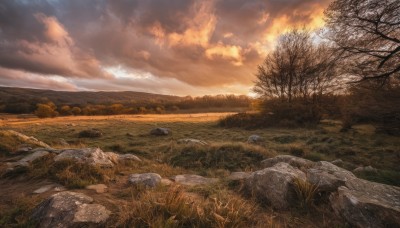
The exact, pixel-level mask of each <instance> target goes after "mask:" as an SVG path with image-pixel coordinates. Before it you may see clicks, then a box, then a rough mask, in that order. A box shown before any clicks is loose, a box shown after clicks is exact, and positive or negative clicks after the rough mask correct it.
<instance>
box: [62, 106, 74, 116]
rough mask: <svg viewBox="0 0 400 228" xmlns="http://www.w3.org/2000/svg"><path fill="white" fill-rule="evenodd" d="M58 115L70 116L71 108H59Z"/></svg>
mask: <svg viewBox="0 0 400 228" xmlns="http://www.w3.org/2000/svg"><path fill="white" fill-rule="evenodd" d="M60 114H61V115H64V116H69V115H71V114H72V112H71V107H70V106H69V105H64V106H62V107H61V108H60Z"/></svg>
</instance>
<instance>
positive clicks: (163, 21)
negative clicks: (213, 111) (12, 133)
mask: <svg viewBox="0 0 400 228" xmlns="http://www.w3.org/2000/svg"><path fill="white" fill-rule="evenodd" d="M328 4H329V1H328V0H84V1H83V0H63V1H62V0H47V1H46V0H1V1H0V85H1V86H16V87H29V88H44V89H53V90H69V91H77V90H112V91H118V90H121V91H143V92H152V93H161V94H174V95H195V96H196V95H204V94H223V93H235V94H248V93H249V92H250V88H251V86H252V83H253V81H254V74H255V72H256V66H257V65H258V64H260V63H261V62H262V60H263V58H264V57H265V55H266V53H268V51H269V50H271V49H272V48H273V45H274V41H275V40H276V37H277V36H278V35H279V34H280V33H282V32H284V31H285V30H288V29H290V28H291V27H293V26H307V27H310V28H319V27H321V26H323V10H324V8H326V6H327V5H328Z"/></svg>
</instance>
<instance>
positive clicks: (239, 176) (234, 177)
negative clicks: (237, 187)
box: [228, 172, 251, 181]
mask: <svg viewBox="0 0 400 228" xmlns="http://www.w3.org/2000/svg"><path fill="white" fill-rule="evenodd" d="M250 176H251V173H250V172H232V173H231V174H230V175H229V176H228V179H229V180H234V181H236V180H244V179H246V178H248V177H250Z"/></svg>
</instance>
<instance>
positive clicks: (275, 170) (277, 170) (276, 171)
mask: <svg viewBox="0 0 400 228" xmlns="http://www.w3.org/2000/svg"><path fill="white" fill-rule="evenodd" d="M295 179H300V180H302V181H306V175H305V173H303V172H302V171H301V170H299V169H297V168H294V167H293V166H291V165H289V164H287V163H283V162H280V163H278V164H276V165H274V166H272V167H269V168H266V169H263V170H259V171H256V172H254V173H252V174H251V176H250V177H248V178H246V181H245V186H246V188H247V190H248V191H249V192H251V193H252V195H254V196H256V197H257V198H259V199H261V200H265V201H267V202H268V203H269V204H271V206H272V207H274V208H276V209H287V208H289V207H290V205H291V204H292V203H294V202H295V200H296V191H295V186H294V181H295Z"/></svg>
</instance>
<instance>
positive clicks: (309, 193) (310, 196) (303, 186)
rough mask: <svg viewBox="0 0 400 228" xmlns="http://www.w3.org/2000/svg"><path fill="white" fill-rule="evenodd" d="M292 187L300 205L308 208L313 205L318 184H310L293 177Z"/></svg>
mask: <svg viewBox="0 0 400 228" xmlns="http://www.w3.org/2000/svg"><path fill="white" fill-rule="evenodd" d="M294 187H295V188H294V189H295V191H296V194H297V197H298V199H299V203H300V207H301V208H303V209H306V210H309V209H310V208H311V207H312V206H313V203H314V198H315V196H316V192H317V188H318V185H314V184H311V183H309V182H308V181H305V180H302V179H300V178H295V179H294Z"/></svg>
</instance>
